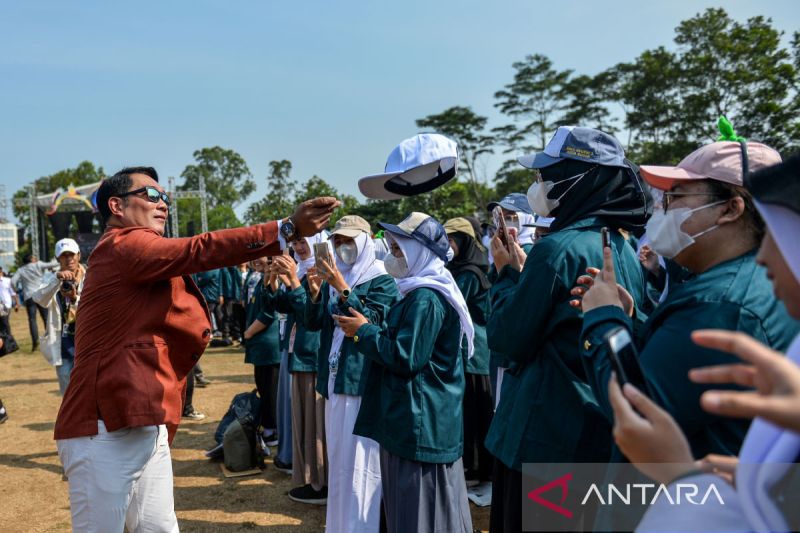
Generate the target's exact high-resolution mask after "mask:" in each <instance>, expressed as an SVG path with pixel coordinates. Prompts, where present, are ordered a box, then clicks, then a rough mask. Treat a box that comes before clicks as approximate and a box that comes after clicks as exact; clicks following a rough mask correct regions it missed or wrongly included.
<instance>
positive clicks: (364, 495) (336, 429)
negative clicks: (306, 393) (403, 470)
mask: <svg viewBox="0 0 800 533" xmlns="http://www.w3.org/2000/svg"><path fill="white" fill-rule="evenodd" d="M335 379H336V374H333V373H331V376H330V379H329V381H328V397H329V400H328V401H327V402H325V439H326V441H327V445H328V509H327V515H326V517H325V522H326V524H325V531H326V533H361V532H364V533H377V531H378V530H379V529H380V522H381V455H380V446H378V443H377V442H375V441H374V440H372V439H368V438H366V437H359V436H357V435H353V427H355V424H356V417H357V416H358V409H359V408H360V407H361V396H348V395H346V394H335V393H334V392H333V385H334V380H335Z"/></svg>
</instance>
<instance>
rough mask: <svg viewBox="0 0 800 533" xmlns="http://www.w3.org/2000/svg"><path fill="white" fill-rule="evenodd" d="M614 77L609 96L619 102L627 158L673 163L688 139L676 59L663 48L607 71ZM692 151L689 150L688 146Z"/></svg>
mask: <svg viewBox="0 0 800 533" xmlns="http://www.w3.org/2000/svg"><path fill="white" fill-rule="evenodd" d="M606 76H608V78H610V79H612V80H614V81H613V83H612V84H610V85H609V88H608V92H609V95H610V96H609V98H611V99H613V100H615V101H616V102H617V103H619V104H620V106H621V107H622V109H623V111H624V113H625V126H626V128H627V130H628V139H627V148H628V153H627V155H628V157H629V158H630V159H633V160H640V161H647V162H649V163H652V164H668V163H675V162H677V161H676V160H675V158H676V157H678V158H680V154H684V155H685V154H686V153H688V152H686V148H687V147H688V146H691V142H690V141H688V140H687V139H686V136H685V134H684V133H683V132H682V130H681V125H680V123H681V114H682V108H681V106H682V102H681V98H680V89H679V87H678V86H677V83H676V80H677V79H678V78H679V76H680V69H679V60H678V58H677V57H676V56H675V54H673V53H672V52H670V51H668V50H667V49H665V48H664V47H659V48H656V49H654V50H647V51H645V52H643V53H642V54H641V55H640V56H639V57H638V58H636V60H635V61H634V62H632V63H620V64H618V65H615V66H614V67H611V68H610V69H608V70H607V71H606ZM689 151H691V149H689Z"/></svg>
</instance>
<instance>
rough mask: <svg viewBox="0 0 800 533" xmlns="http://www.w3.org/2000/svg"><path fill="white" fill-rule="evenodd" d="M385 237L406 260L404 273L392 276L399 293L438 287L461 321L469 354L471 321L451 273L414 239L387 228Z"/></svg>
mask: <svg viewBox="0 0 800 533" xmlns="http://www.w3.org/2000/svg"><path fill="white" fill-rule="evenodd" d="M386 237H387V240H388V241H389V244H390V245H391V243H392V241H394V242H396V243H397V245H398V246H399V247H400V250H401V251H402V252H403V255H404V256H405V257H406V262H407V263H408V276H406V277H405V278H401V279H398V280H396V281H397V289H398V290H399V291H400V295H401V296H403V297H405V295H406V294H408V293H409V292H411V291H413V290H414V289H418V288H420V287H427V288H429V289H433V290H436V291H439V292H440V293H441V294H442V296H444V297H445V299H446V300H447V302H448V303H449V304H450V305H452V306H453V308H454V309H455V310H456V312H457V313H458V318H459V322H460V323H461V338H462V339H463V338H464V336H466V337H467V346H468V348H469V351H468V354H469V357H472V356H473V354H474V353H475V346H474V344H473V341H474V338H475V327H474V326H473V325H472V318H471V317H470V315H469V309H467V302H466V301H464V296H463V295H462V294H461V290H459V288H458V285H456V280H455V279H453V275H452V274H451V273H450V271H449V270H447V269H446V268H445V266H444V261H442V260H441V259H440V258H439V257H438V256H437V255H436V254H434V253H433V252H432V251H431V250H430V249H429V248H427V247H426V246H423V245H422V244H421V243H419V242H417V241H416V240H414V239H411V238H406V237H400V236H398V235H395V234H392V233H388V232H387V233H386Z"/></svg>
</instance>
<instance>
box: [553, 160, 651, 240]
mask: <svg viewBox="0 0 800 533" xmlns="http://www.w3.org/2000/svg"><path fill="white" fill-rule="evenodd" d="M625 163H626V164H627V166H625V167H607V166H601V165H594V164H591V163H585V162H583V161H576V160H574V159H564V160H563V161H561V162H559V163H556V164H555V165H551V166H549V167H545V168H542V169H540V170H539V172H540V173H541V175H542V179H543V180H544V181H552V182H555V183H556V185H555V186H554V187H553V190H551V191H550V194H548V198H552V199H554V198H558V197H559V196H560V195H561V194H564V192H565V191H567V189H569V188H570V186H572V188H571V189H569V192H567V193H566V194H565V195H564V197H563V198H562V199H561V201H560V202H559V203H560V205H559V206H558V207H556V208H555V209H554V210H553V212H552V213H551V214H550V215H549V216H551V217H555V220H554V221H553V224H552V225H551V226H550V230H551V231H558V230H560V229H563V228H565V227H567V226H569V225H570V224H573V223H575V222H577V221H578V220H581V219H584V218H587V217H591V216H598V217H602V218H603V219H604V220H605V221H606V224H608V225H609V227H611V228H612V229H620V228H621V229H624V230H627V231H630V232H631V233H633V234H634V235H636V236H637V237H639V236H641V235H642V234H643V233H644V228H645V225H646V224H647V220H648V219H649V218H650V215H651V214H652V213H653V198H652V197H651V196H650V191H649V189H648V188H647V187H645V186H644V181H643V180H642V178H641V176H639V167H637V166H636V165H635V164H633V163H631V162H630V161H628V160H627V159H626V160H625ZM583 172H586V175H585V176H583V177H582V178H577V179H575V180H570V181H567V182H564V180H565V179H567V178H571V177H573V176H576V175H578V174H581V173H583ZM576 182H577V183H576Z"/></svg>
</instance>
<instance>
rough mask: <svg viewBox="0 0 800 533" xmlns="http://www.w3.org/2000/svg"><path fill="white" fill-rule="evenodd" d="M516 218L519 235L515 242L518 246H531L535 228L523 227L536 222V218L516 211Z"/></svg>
mask: <svg viewBox="0 0 800 533" xmlns="http://www.w3.org/2000/svg"><path fill="white" fill-rule="evenodd" d="M517 216H518V217H519V235H518V236H517V242H519V245H520V246H523V245H525V244H532V243H533V237H534V235H535V233H536V228H534V227H531V226H528V227H526V226H525V225H526V224H533V223H534V222H536V218H535V217H534V216H533V215H529V214H528V213H524V212H522V211H517Z"/></svg>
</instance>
